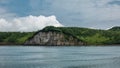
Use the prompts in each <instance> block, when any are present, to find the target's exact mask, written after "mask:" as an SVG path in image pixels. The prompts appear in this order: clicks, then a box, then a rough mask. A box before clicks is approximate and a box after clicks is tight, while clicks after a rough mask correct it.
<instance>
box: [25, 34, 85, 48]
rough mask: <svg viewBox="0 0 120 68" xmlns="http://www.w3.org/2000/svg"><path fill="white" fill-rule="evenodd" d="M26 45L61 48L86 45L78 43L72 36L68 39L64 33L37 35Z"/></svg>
mask: <svg viewBox="0 0 120 68" xmlns="http://www.w3.org/2000/svg"><path fill="white" fill-rule="evenodd" d="M25 44H28V45H51V46H52V45H53V46H61V45H83V44H84V43H83V42H81V41H78V40H77V39H75V38H73V37H72V36H69V37H68V38H66V37H65V35H64V34H63V33H56V32H39V33H37V34H36V35H34V36H33V37H32V38H31V39H28V40H27V41H26V42H25Z"/></svg>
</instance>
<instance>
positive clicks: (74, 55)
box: [0, 45, 120, 68]
mask: <svg viewBox="0 0 120 68" xmlns="http://www.w3.org/2000/svg"><path fill="white" fill-rule="evenodd" d="M0 68H120V46H118V45H117V46H116V45H112V46H94V45H93V46H25V45H24V46H23V45H21V46H17V45H16V46H15V45H13V46H9V45H8V46H0Z"/></svg>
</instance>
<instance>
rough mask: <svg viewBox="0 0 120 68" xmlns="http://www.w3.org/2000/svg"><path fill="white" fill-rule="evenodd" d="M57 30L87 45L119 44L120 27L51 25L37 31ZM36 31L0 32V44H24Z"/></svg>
mask: <svg viewBox="0 0 120 68" xmlns="http://www.w3.org/2000/svg"><path fill="white" fill-rule="evenodd" d="M50 31H51V32H58V33H63V34H65V35H66V38H67V37H69V36H73V37H74V38H76V39H78V40H81V41H83V42H85V43H86V44H89V45H92V44H93V45H103V44H108V45H109V44H120V27H113V28H111V29H109V30H97V29H89V28H80V27H53V26H48V27H45V28H44V29H43V30H40V31H38V32H50ZM38 32H23V33H21V32H0V44H24V42H25V41H26V40H28V39H29V38H32V37H33V36H34V35H35V34H37V33H38Z"/></svg>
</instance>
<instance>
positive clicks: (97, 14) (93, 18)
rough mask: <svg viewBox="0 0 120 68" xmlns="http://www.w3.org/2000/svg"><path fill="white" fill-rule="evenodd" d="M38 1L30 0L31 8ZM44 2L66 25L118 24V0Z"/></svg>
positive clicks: (119, 7)
mask: <svg viewBox="0 0 120 68" xmlns="http://www.w3.org/2000/svg"><path fill="white" fill-rule="evenodd" d="M38 1H39V2H38ZM40 2H41V1H40V0H37V3H35V2H34V0H31V3H32V5H31V6H32V8H37V7H36V4H38V5H40V4H39V3H40ZM44 3H46V4H43V6H44V5H47V6H50V7H49V9H52V12H54V13H56V15H58V16H59V18H61V19H60V21H62V23H64V24H66V25H68V26H69V25H75V24H76V25H77V26H82V27H83V26H85V27H94V28H100V29H106V28H111V27H112V26H117V25H120V0H54V2H53V1H52V0H45V1H44ZM47 3H50V4H47ZM38 9H39V8H38ZM47 9H48V8H47ZM40 11H41V10H40ZM40 11H38V14H39V13H40ZM45 11H46V10H43V12H45ZM47 11H49V10H47ZM41 12H42V11H41ZM49 12H50V11H49ZM61 12H62V13H61ZM35 13H36V11H35ZM46 14H47V13H46Z"/></svg>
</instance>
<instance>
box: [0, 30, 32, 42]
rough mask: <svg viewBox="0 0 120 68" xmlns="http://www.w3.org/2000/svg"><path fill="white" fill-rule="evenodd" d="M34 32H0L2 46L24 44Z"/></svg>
mask: <svg viewBox="0 0 120 68" xmlns="http://www.w3.org/2000/svg"><path fill="white" fill-rule="evenodd" d="M33 34H34V32H23V33H21V32H0V44H23V43H24V42H25V41H26V40H27V39H28V38H29V37H31V36H32V35H33Z"/></svg>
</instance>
